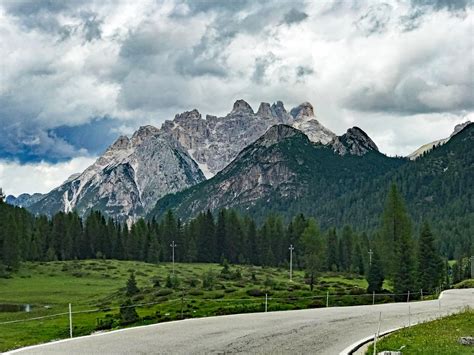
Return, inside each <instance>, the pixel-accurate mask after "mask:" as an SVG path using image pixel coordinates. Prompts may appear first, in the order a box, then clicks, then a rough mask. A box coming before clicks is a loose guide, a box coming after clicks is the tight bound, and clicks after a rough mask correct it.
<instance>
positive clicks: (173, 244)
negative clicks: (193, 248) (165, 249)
mask: <svg viewBox="0 0 474 355" xmlns="http://www.w3.org/2000/svg"><path fill="white" fill-rule="evenodd" d="M177 246H178V245H176V243H175V242H174V240H173V241H172V242H171V244H170V247H171V248H172V249H173V253H172V260H173V277H174V248H176V247H177Z"/></svg>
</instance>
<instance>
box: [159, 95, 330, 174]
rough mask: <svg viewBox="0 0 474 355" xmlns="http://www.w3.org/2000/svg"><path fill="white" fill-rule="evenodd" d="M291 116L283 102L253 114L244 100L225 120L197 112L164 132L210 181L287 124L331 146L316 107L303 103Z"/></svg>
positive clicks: (183, 116) (182, 116) (263, 105)
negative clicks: (247, 149) (273, 128)
mask: <svg viewBox="0 0 474 355" xmlns="http://www.w3.org/2000/svg"><path fill="white" fill-rule="evenodd" d="M292 112H294V113H295V115H294V117H293V116H292V115H290V114H289V113H288V112H287V111H286V109H285V106H284V105H283V103H282V102H281V101H277V102H276V103H273V104H272V105H270V104H269V103H266V102H262V103H261V104H260V106H259V108H258V110H257V112H256V113H254V110H253V109H252V107H251V106H250V105H249V104H248V103H247V102H245V101H244V100H237V101H236V102H235V103H234V105H233V108H232V111H231V112H230V113H229V114H227V115H226V116H224V117H216V116H210V115H207V116H206V118H205V119H203V118H202V117H201V114H200V113H199V112H198V111H197V110H192V111H189V112H184V113H182V114H179V115H176V116H175V118H174V120H173V121H166V122H165V123H164V124H163V126H162V128H161V130H162V131H163V132H166V133H167V134H169V135H171V136H173V137H174V138H175V139H177V140H178V141H179V142H180V143H181V145H182V146H183V147H184V148H185V149H186V150H187V152H188V153H189V155H190V156H191V157H192V158H193V159H194V160H195V161H196V162H197V163H198V165H199V167H200V169H201V170H202V171H203V173H204V174H205V176H206V177H207V178H210V177H212V176H214V175H215V174H217V173H218V172H219V171H221V170H222V169H224V167H226V166H227V165H228V164H229V163H230V162H231V161H232V160H233V159H235V157H236V156H237V154H238V153H239V152H240V151H241V150H242V149H244V148H245V147H246V146H248V145H249V144H251V143H253V142H254V141H255V140H256V139H257V138H258V137H260V136H261V135H262V134H264V133H265V131H266V130H267V129H269V128H270V127H271V126H273V125H276V124H288V125H292V126H294V127H295V128H298V129H300V130H302V131H303V132H305V133H306V134H307V135H308V137H309V139H310V140H312V141H313V142H319V143H323V144H327V143H329V142H330V141H331V140H332V139H333V138H334V137H335V136H336V135H335V134H334V133H332V132H331V131H330V130H328V129H327V128H325V127H324V126H322V125H321V124H320V123H319V122H318V121H317V120H316V118H315V117H314V112H313V106H312V105H311V104H310V103H307V102H306V103H303V104H301V105H299V106H298V107H297V108H294V109H293V110H292Z"/></svg>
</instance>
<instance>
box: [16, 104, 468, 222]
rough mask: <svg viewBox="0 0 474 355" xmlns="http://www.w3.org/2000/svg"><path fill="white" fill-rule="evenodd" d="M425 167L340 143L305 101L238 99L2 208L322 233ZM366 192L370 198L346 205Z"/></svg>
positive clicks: (152, 130)
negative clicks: (231, 217)
mask: <svg viewBox="0 0 474 355" xmlns="http://www.w3.org/2000/svg"><path fill="white" fill-rule="evenodd" d="M467 126H472V125H469V122H467V123H466V124H464V125H462V126H461V125H459V126H457V127H456V130H455V132H454V133H453V134H452V135H451V137H450V138H448V139H446V140H444V141H443V143H444V145H448V143H449V141H451V140H453V139H455V137H457V135H458V133H459V132H461V131H464V129H463V128H466V127H467ZM438 149H439V144H433V145H432V146H430V147H429V148H428V149H425V150H426V151H430V150H431V152H430V153H428V154H427V153H424V154H422V153H423V152H422V153H420V154H418V155H415V154H414V155H411V156H410V157H409V158H410V159H415V158H416V157H417V156H422V155H423V158H424V156H429V155H432V153H434V152H435V151H437V150H438ZM420 152H421V150H420ZM422 160H424V159H421V158H420V159H416V160H415V161H413V162H410V161H409V160H408V159H403V158H391V157H387V156H386V155H384V154H382V153H380V152H379V150H378V148H377V145H376V144H375V143H374V142H373V141H372V140H371V139H370V137H369V136H368V135H367V134H366V133H365V132H364V131H363V130H362V129H360V128H358V127H353V128H350V129H348V130H347V132H346V133H345V134H343V135H341V136H337V135H336V134H334V133H333V132H331V131H330V130H329V129H327V128H326V127H324V126H323V125H321V124H320V123H319V121H318V120H317V118H316V117H315V114H314V109H313V106H312V105H311V104H310V103H307V102H305V103H303V104H301V105H299V106H297V107H295V108H293V109H291V110H290V111H289V112H288V111H287V110H286V109H285V107H284V105H283V103H282V102H281V101H278V102H276V103H274V104H272V105H270V104H268V103H261V104H260V106H259V108H258V110H257V111H256V112H255V111H254V110H253V109H252V107H251V106H250V105H249V104H248V103H247V102H245V101H243V100H237V101H236V102H235V103H234V105H233V108H232V110H231V112H230V113H228V114H227V115H225V116H222V117H217V116H211V115H207V116H206V117H205V118H202V116H201V114H200V113H199V112H198V111H197V110H196V109H195V110H192V111H187V112H184V113H181V114H177V115H176V116H175V118H174V119H173V120H169V121H165V122H164V123H163V125H162V126H161V127H160V128H156V127H153V126H144V127H140V128H139V129H138V130H137V131H136V132H135V133H134V134H133V135H132V136H131V137H130V138H128V137H126V136H121V137H119V138H118V139H117V141H116V142H115V143H113V144H112V145H111V146H110V147H109V148H108V149H107V150H106V152H105V153H104V154H103V155H102V156H101V157H99V158H98V159H97V161H96V162H95V163H94V164H92V165H91V166H90V167H88V168H87V169H86V170H85V171H84V172H82V173H80V174H75V175H73V176H71V177H70V178H69V179H68V180H67V181H65V182H64V183H63V184H62V185H61V186H59V187H57V188H55V189H53V190H52V191H51V192H49V193H47V194H44V195H41V194H35V195H32V196H29V195H26V194H25V195H21V196H19V197H18V198H14V197H13V196H9V197H8V198H7V202H9V203H11V204H15V205H20V206H23V207H26V208H28V209H29V210H30V211H32V212H34V213H37V214H47V215H49V216H52V215H53V214H55V213H57V212H59V211H66V212H68V211H72V210H75V211H77V212H78V213H79V214H80V215H81V216H82V215H86V214H88V213H89V212H90V211H92V210H100V211H101V212H103V213H104V214H105V215H106V216H108V217H112V218H115V219H117V220H119V221H127V222H129V223H132V222H134V221H136V220H137V219H138V218H140V217H147V216H148V217H150V218H151V217H157V218H159V217H160V216H161V214H162V213H163V212H164V211H165V210H166V209H168V208H170V209H173V210H175V211H176V213H177V214H178V215H179V216H180V217H182V218H185V219H186V218H189V217H191V216H193V215H194V214H196V213H198V212H200V211H203V210H207V209H209V210H216V209H220V208H227V207H233V208H237V209H241V210H243V211H247V212H248V213H252V214H253V215H254V216H255V215H256V216H258V215H261V216H262V217H263V216H264V215H265V214H267V213H270V212H278V213H282V214H283V215H285V216H287V217H291V216H292V215H294V214H295V213H298V212H305V213H312V214H314V215H316V216H318V218H319V219H321V221H322V223H323V224H324V223H327V224H329V223H330V222H331V221H332V222H337V223H346V222H347V223H348V222H351V223H352V222H353V220H354V219H355V218H356V217H354V216H359V215H360V214H361V213H357V212H354V209H353V206H357V208H359V209H363V210H364V211H371V210H374V211H375V210H376V209H377V208H379V207H380V206H379V205H380V203H379V202H378V201H376V202H374V203H375V204H374V205H364V204H363V203H361V202H360V201H359V199H362V200H364V199H367V198H369V197H370V196H372V195H371V194H376V195H377V194H381V193H382V191H383V190H384V189H385V188H386V185H387V183H388V181H389V180H390V179H394V178H395V177H396V174H397V173H399V171H405V170H407V169H405V166H406V165H408V166H409V167H408V170H410V169H412V167H415V166H419V163H418V162H419V161H422ZM415 163H416V164H415ZM466 168H468V167H460V169H461V170H465V169H466ZM414 170H416V169H414ZM376 182H377V184H378V185H377V184H376V185H374V184H375V183H376ZM366 190H367V194H368V195H367V196H369V197H366V196H359V197H357V199H356V200H354V198H355V197H351V196H356V195H357V193H358V192H359V191H366ZM369 190H370V191H369ZM435 195H436V193H435ZM351 199H352V200H351ZM347 204H350V206H351V207H350V208H347V207H344V206H347ZM368 215H371V213H370V212H368ZM362 220H364V218H363V219H362ZM362 220H361V219H359V220H358V221H357V223H362ZM370 220H371V218H365V222H364V223H365V224H366V225H367V224H370V223H372V222H373V221H370ZM357 223H356V224H357Z"/></svg>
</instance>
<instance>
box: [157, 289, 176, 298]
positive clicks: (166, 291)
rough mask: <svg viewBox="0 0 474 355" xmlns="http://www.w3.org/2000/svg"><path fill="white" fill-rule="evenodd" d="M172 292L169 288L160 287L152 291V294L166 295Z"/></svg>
mask: <svg viewBox="0 0 474 355" xmlns="http://www.w3.org/2000/svg"><path fill="white" fill-rule="evenodd" d="M172 293H173V290H170V289H169V288H162V289H160V290H158V291H156V292H154V293H153V295H154V296H168V295H171V294H172Z"/></svg>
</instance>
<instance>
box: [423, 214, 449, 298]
mask: <svg viewBox="0 0 474 355" xmlns="http://www.w3.org/2000/svg"><path fill="white" fill-rule="evenodd" d="M417 255H418V268H417V269H418V270H417V273H418V283H419V287H420V288H421V289H422V290H424V291H426V292H431V291H433V290H434V289H435V288H436V287H437V286H439V284H440V283H441V282H442V277H443V260H442V259H441V257H440V256H439V254H438V252H437V250H436V246H435V240H434V236H433V234H432V233H431V229H430V226H429V224H428V223H427V222H425V223H424V224H423V227H422V230H421V233H420V238H419V239H418V250H417Z"/></svg>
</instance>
